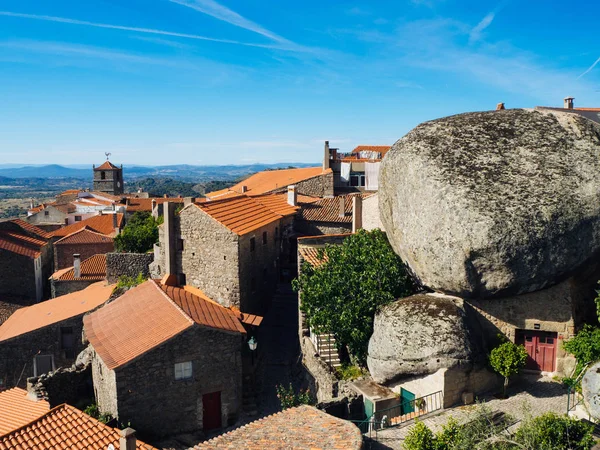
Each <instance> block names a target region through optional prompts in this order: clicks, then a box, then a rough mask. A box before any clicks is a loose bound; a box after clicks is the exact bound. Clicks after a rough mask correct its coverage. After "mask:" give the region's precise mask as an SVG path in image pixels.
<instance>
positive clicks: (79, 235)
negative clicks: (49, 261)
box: [54, 227, 113, 245]
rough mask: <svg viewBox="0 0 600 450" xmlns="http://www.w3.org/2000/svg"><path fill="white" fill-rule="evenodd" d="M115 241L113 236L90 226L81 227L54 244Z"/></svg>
mask: <svg viewBox="0 0 600 450" xmlns="http://www.w3.org/2000/svg"><path fill="white" fill-rule="evenodd" d="M110 242H113V238H111V237H109V236H107V235H105V234H102V233H96V232H95V231H92V230H90V229H89V228H88V227H84V228H81V229H80V230H77V231H75V232H74V233H71V234H69V235H68V236H65V237H64V238H62V239H59V240H58V241H56V242H55V243H54V245H64V244H107V243H110Z"/></svg>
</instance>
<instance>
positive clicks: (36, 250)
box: [0, 231, 46, 259]
mask: <svg viewBox="0 0 600 450" xmlns="http://www.w3.org/2000/svg"><path fill="white" fill-rule="evenodd" d="M44 245H46V242H45V241H42V240H39V239H34V238H30V237H29V236H25V235H24V234H18V233H13V232H10V231H0V249H2V250H6V251H8V252H11V253H16V254H18V255H22V256H27V257H28V258H32V259H35V258H37V257H39V256H40V255H41V249H42V247H43V246H44Z"/></svg>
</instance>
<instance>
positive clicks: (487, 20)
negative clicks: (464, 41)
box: [469, 12, 496, 44]
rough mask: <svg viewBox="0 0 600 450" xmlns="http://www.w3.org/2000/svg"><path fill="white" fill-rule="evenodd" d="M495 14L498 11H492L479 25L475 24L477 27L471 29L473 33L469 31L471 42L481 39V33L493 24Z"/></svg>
mask: <svg viewBox="0 0 600 450" xmlns="http://www.w3.org/2000/svg"><path fill="white" fill-rule="evenodd" d="M495 16H496V13H495V12H491V13H489V14H487V15H486V16H485V17H484V18H483V19H481V21H480V22H479V23H478V24H477V25H475V27H474V28H473V29H472V30H471V33H469V43H470V44H472V43H474V42H477V41H478V40H479V39H481V33H483V30H485V29H486V28H487V27H489V26H490V25H491V24H492V22H493V21H494V17H495Z"/></svg>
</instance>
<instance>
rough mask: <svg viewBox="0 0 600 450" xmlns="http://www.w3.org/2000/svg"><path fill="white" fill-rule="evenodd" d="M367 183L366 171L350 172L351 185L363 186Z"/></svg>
mask: <svg viewBox="0 0 600 450" xmlns="http://www.w3.org/2000/svg"><path fill="white" fill-rule="evenodd" d="M364 185H365V174H364V173H351V174H350V186H353V187H363V186H364Z"/></svg>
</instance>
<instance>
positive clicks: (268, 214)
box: [194, 195, 297, 236]
mask: <svg viewBox="0 0 600 450" xmlns="http://www.w3.org/2000/svg"><path fill="white" fill-rule="evenodd" d="M273 197H275V196H273ZM194 205H195V206H196V207H197V208H199V209H201V210H202V211H204V212H205V213H207V214H208V215H209V216H211V217H212V218H213V219H215V220H216V221H217V222H219V223H220V224H222V225H224V226H225V227H227V228H228V229H229V230H231V231H232V232H234V233H236V234H238V235H240V236H241V235H244V234H246V233H250V232H251V231H254V230H256V229H258V228H260V227H263V226H265V225H267V224H269V223H271V222H274V221H275V220H279V219H281V218H282V217H284V215H283V214H278V213H276V212H274V211H273V209H277V210H279V211H282V212H285V213H286V214H285V215H289V214H293V213H295V212H296V210H297V208H295V207H290V206H289V205H287V203H285V205H286V206H284V205H283V201H282V200H281V199H280V198H278V199H272V198H266V196H265V197H261V198H260V199H257V198H255V197H247V196H245V195H244V196H239V197H234V198H232V199H228V200H218V201H210V202H205V203H194ZM267 205H268V206H267ZM271 208H273V209H271Z"/></svg>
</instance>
